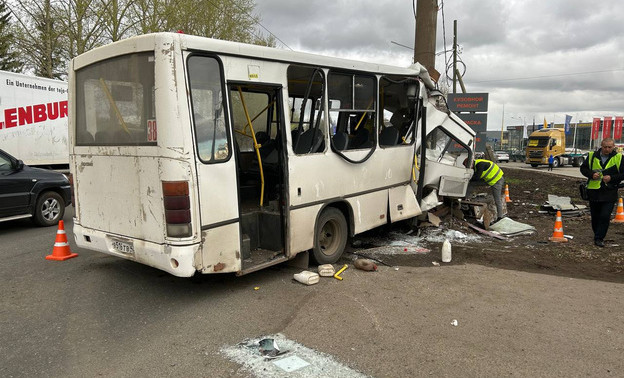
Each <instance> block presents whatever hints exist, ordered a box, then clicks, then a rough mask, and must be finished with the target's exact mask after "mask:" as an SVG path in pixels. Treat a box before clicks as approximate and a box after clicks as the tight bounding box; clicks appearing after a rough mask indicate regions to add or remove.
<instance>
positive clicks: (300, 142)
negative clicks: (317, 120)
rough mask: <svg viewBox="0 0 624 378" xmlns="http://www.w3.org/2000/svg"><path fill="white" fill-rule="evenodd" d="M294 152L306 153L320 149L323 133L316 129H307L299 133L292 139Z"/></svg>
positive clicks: (321, 148)
mask: <svg viewBox="0 0 624 378" xmlns="http://www.w3.org/2000/svg"><path fill="white" fill-rule="evenodd" d="M293 143H294V147H293V149H294V150H295V153H296V154H307V153H314V152H319V151H322V150H323V148H324V144H323V133H322V132H321V131H320V130H318V129H308V130H306V131H304V132H303V133H301V135H299V138H297V139H296V140H295V139H293Z"/></svg>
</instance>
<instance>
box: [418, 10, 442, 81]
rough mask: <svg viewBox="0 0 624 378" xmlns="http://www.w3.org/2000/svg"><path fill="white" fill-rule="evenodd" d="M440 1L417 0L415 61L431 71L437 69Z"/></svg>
mask: <svg viewBox="0 0 624 378" xmlns="http://www.w3.org/2000/svg"><path fill="white" fill-rule="evenodd" d="M437 25H438V1H437V0H417V4H416V32H415V37H414V62H418V63H420V64H422V65H423V66H425V68H427V70H428V71H429V73H430V74H431V73H432V72H436V71H435V49H436V27H437Z"/></svg>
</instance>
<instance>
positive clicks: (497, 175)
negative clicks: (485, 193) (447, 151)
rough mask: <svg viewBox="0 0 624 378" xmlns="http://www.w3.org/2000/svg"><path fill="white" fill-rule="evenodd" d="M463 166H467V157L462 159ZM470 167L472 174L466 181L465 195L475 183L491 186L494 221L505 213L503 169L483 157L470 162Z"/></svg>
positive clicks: (469, 192) (470, 191)
mask: <svg viewBox="0 0 624 378" xmlns="http://www.w3.org/2000/svg"><path fill="white" fill-rule="evenodd" d="M464 166H466V168H468V159H466V160H464ZM472 169H473V170H474V174H473V175H472V178H471V179H470V182H469V183H468V188H467V190H466V197H468V196H470V194H471V193H472V191H473V190H474V187H475V185H477V184H479V183H485V184H487V185H489V186H490V188H492V197H494V203H495V204H496V217H497V218H496V221H499V220H500V219H502V218H505V217H506V216H507V214H503V187H504V186H505V179H504V178H503V170H502V169H500V167H499V166H498V165H497V164H496V163H494V162H492V161H489V160H485V159H475V161H474V162H473V163H472ZM496 221H495V222H496Z"/></svg>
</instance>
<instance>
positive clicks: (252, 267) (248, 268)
mask: <svg viewBox="0 0 624 378" xmlns="http://www.w3.org/2000/svg"><path fill="white" fill-rule="evenodd" d="M287 260H288V258H287V257H286V256H285V255H281V256H279V257H276V258H274V259H271V260H265V261H264V262H260V263H256V264H254V262H252V263H251V264H249V263H245V262H244V261H243V269H241V270H240V271H239V272H237V273H236V275H237V276H242V275H245V274H247V273H252V272H255V271H258V270H261V269H264V268H267V267H269V266H273V265H277V264H280V263H283V262H284V261H287Z"/></svg>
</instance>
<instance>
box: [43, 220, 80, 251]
mask: <svg viewBox="0 0 624 378" xmlns="http://www.w3.org/2000/svg"><path fill="white" fill-rule="evenodd" d="M76 256H78V254H77V253H71V250H70V249H69V243H67V235H66V234H65V226H64V224H63V221H59V227H58V231H56V241H55V242H54V249H53V250H52V254H51V255H47V256H46V260H55V261H64V260H67V259H71V258H72V257H76Z"/></svg>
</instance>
